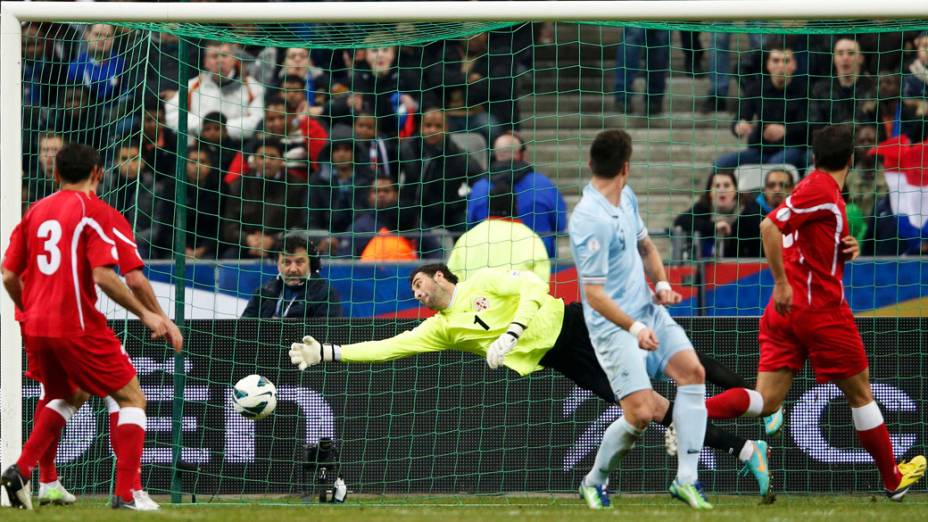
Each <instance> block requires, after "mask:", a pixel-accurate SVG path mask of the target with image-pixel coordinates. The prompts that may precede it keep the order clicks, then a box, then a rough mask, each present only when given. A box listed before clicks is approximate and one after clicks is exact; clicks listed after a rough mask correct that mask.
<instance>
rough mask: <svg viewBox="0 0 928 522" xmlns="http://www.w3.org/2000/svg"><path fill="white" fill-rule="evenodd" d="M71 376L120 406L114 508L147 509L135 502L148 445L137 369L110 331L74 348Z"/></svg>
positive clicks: (76, 343) (83, 340)
mask: <svg viewBox="0 0 928 522" xmlns="http://www.w3.org/2000/svg"><path fill="white" fill-rule="evenodd" d="M69 348H70V351H71V357H70V358H71V361H70V362H71V365H72V368H70V369H69V374H70V375H71V377H72V379H73V380H74V382H75V383H76V384H77V385H78V386H80V387H81V388H82V389H83V390H85V391H87V392H88V393H90V394H92V395H95V396H97V397H106V396H107V395H109V396H111V397H112V398H113V399H114V400H115V401H116V403H117V404H118V405H119V419H118V421H117V425H116V429H115V430H113V432H112V433H110V437H112V438H113V439H114V440H115V447H116V486H115V488H114V493H115V497H114V499H113V504H112V506H113V507H114V508H129V509H138V510H143V509H146V507H145V506H141V505H137V504H136V503H135V501H134V497H133V493H132V486H133V483H134V481H135V476H136V474H137V473H138V469H139V467H140V465H141V462H142V447H143V446H144V443H145V425H146V417H145V395H144V393H142V388H141V387H140V386H139V381H138V378H136V373H135V367H133V366H132V362H131V361H130V360H129V356H128V355H127V354H126V352H125V351H124V350H123V348H122V344H121V343H120V342H119V339H118V338H117V337H116V335H115V334H113V332H112V331H110V330H105V331H101V332H96V333H92V334H88V335H85V336H84V337H83V338H81V339H79V340H75V341H74V343H73V346H70V347H69Z"/></svg>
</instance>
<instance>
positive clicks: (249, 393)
mask: <svg viewBox="0 0 928 522" xmlns="http://www.w3.org/2000/svg"><path fill="white" fill-rule="evenodd" d="M232 407H233V408H235V411H237V412H238V413H240V414H241V415H242V416H243V417H246V418H248V419H251V420H261V419H263V418H265V417H267V416H268V415H270V414H271V413H273V412H274V408H276V407H277V387H276V386H274V383H272V382H271V381H269V380H267V379H265V378H264V377H261V376H260V375H249V376H248V377H245V378H243V379H242V380H240V381H238V382H237V383H235V387H234V388H232Z"/></svg>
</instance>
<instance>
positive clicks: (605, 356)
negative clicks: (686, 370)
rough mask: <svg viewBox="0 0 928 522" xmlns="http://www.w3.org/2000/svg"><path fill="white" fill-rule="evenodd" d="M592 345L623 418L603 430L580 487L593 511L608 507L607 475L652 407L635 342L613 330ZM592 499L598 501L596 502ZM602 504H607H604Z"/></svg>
mask: <svg viewBox="0 0 928 522" xmlns="http://www.w3.org/2000/svg"><path fill="white" fill-rule="evenodd" d="M591 345H592V348H593V350H595V355H596V356H597V359H598V360H599V361H600V366H601V368H602V371H603V372H604V374H605V375H606V376H607V379H608V381H609V384H610V386H611V388H612V390H613V393H614V395H615V397H617V398H618V399H619V405H620V406H621V408H622V417H620V418H619V419H617V420H616V421H615V422H613V423H612V424H611V425H609V427H608V428H606V431H605V433H604V434H603V439H602V442H601V443H600V446H599V450H598V451H597V452H596V459H595V461H594V464H593V468H592V469H591V470H590V472H589V473H588V474H587V475H586V476H585V477H584V479H583V482H582V483H581V486H580V494H581V496H583V497H584V499H585V500H586V501H587V504H588V505H589V506H590V507H591V508H594V509H595V508H598V507H607V505H608V497H607V496H606V493H605V488H606V485H607V483H608V480H609V474H610V473H611V472H612V471H613V470H614V469H615V468H616V466H618V464H619V462H621V460H622V458H623V457H624V456H625V454H626V453H628V451H629V450H630V449H631V448H632V446H634V444H635V442H637V441H638V439H640V438H641V435H642V434H643V433H644V430H645V429H646V428H647V427H648V424H650V423H651V420H652V419H653V418H654V403H653V400H652V394H651V391H652V390H651V380H650V379H649V378H648V375H647V368H646V367H645V364H644V361H643V360H642V358H641V356H640V350H639V348H638V341H637V339H635V338H634V337H632V336H631V335H630V334H629V333H628V332H626V331H624V330H617V329H616V330H614V331H612V332H610V333H609V334H606V335H604V336H603V337H602V338H601V339H596V340H595V341H593V342H591ZM594 497H598V498H599V502H597V501H596V498H594ZM603 500H605V501H606V502H605V503H603V502H602V501H603ZM598 504H603V505H602V506H600V505H598Z"/></svg>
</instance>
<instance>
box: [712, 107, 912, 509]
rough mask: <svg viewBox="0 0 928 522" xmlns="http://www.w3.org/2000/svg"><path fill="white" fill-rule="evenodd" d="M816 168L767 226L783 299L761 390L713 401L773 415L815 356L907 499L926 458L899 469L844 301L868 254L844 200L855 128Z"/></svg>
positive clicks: (732, 409)
mask: <svg viewBox="0 0 928 522" xmlns="http://www.w3.org/2000/svg"><path fill="white" fill-rule="evenodd" d="M812 153H813V159H814V162H815V170H814V171H813V172H812V173H810V174H809V175H807V176H806V177H805V179H803V180H802V181H801V182H800V183H799V184H798V185H796V189H795V190H794V191H793V193H792V195H791V196H789V197H788V198H786V200H785V201H784V202H783V203H781V204H780V206H778V207H777V208H775V209H773V210H772V211H771V212H770V214H768V215H767V217H766V218H765V219H764V221H763V222H762V223H761V226H760V232H761V238H762V239H763V242H764V251H765V252H766V255H767V261H768V262H769V264H770V271H771V272H772V273H773V279H774V287H773V295H772V296H771V298H770V302H769V303H768V304H767V308H766V310H764V315H763V317H761V320H760V334H759V336H758V340H759V343H760V362H759V363H758V366H757V384H756V391H755V390H747V389H745V388H733V389H730V390H727V391H725V392H724V393H721V394H719V395H716V396H715V397H712V398H710V399H708V400H707V401H706V409H707V410H708V411H709V417H710V418H716V419H717V418H732V417H738V416H741V415H750V416H757V415H768V414H770V413H772V412H773V411H775V410H776V409H777V408H779V407H780V405H781V404H782V403H783V400H784V399H785V398H786V394H787V392H789V389H790V387H791V386H792V383H793V377H794V376H795V374H796V373H798V372H799V371H801V370H802V367H803V366H804V365H805V362H806V359H809V360H810V361H811V362H812V369H813V370H814V371H815V377H816V380H817V381H818V382H820V383H824V382H832V383H834V384H835V385H837V386H838V388H840V389H841V391H842V392H843V393H844V396H845V397H846V398H847V400H848V403H849V404H850V406H851V415H852V418H853V420H854V428H855V429H856V430H857V436H858V438H859V439H860V443H861V445H862V446H863V447H864V448H866V450H867V452H868V453H870V455H871V456H872V457H873V460H874V461H875V462H876V465H877V468H879V470H880V475H881V476H882V478H883V487H884V488H885V489H886V494H887V496H888V497H889V498H890V499H892V500H902V497H903V496H904V495H905V494H906V492H907V491H908V490H909V488H910V487H911V486H912V484H914V483H915V482H917V481H918V480H919V479H920V478H921V477H922V476H923V475H924V474H925V457H924V456H922V455H917V456H915V457H914V458H912V459H911V460H909V461H908V462H901V463H899V465H898V466H897V465H896V458H895V456H894V455H893V446H892V442H891V441H890V438H889V431H887V429H886V425H885V424H884V423H883V414H882V413H881V412H880V408H879V406H877V404H876V402H875V401H874V400H873V394H872V393H871V390H870V372H869V369H868V365H867V354H866V353H865V352H864V344H863V341H862V340H861V338H860V333H858V331H857V325H856V324H855V323H854V315H853V314H852V313H851V309H850V307H849V306H848V304H847V301H846V300H845V299H844V285H843V284H842V276H843V274H844V263H845V262H846V261H849V260H852V259H854V258H856V257H857V255H858V254H859V248H858V245H857V240H856V239H854V236H851V235H850V231H849V229H848V223H847V212H846V210H845V206H844V198H842V196H841V190H842V187H844V182H845V179H846V178H847V173H848V169H849V168H850V165H851V162H852V160H853V155H854V137H853V134H852V133H851V130H850V129H849V128H848V127H846V126H838V125H835V126H829V127H825V128H824V129H822V130H821V131H819V132H818V133H816V135H815V138H814V140H813V144H812Z"/></svg>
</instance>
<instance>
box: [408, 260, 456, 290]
mask: <svg viewBox="0 0 928 522" xmlns="http://www.w3.org/2000/svg"><path fill="white" fill-rule="evenodd" d="M438 272H441V273H442V274H444V276H445V279H447V280H448V281H449V282H451V284H453V285H456V284H458V276H456V275H454V274H452V273H451V270H450V269H449V268H448V265H446V264H444V263H431V264H428V265H422V266H420V267H418V268H416V269H415V270H413V271H412V273H411V274H409V284H410V285H412V280H413V279H415V278H416V274H419V273H423V274H425V275H427V276H429V277H435V274H436V273H438Z"/></svg>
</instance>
